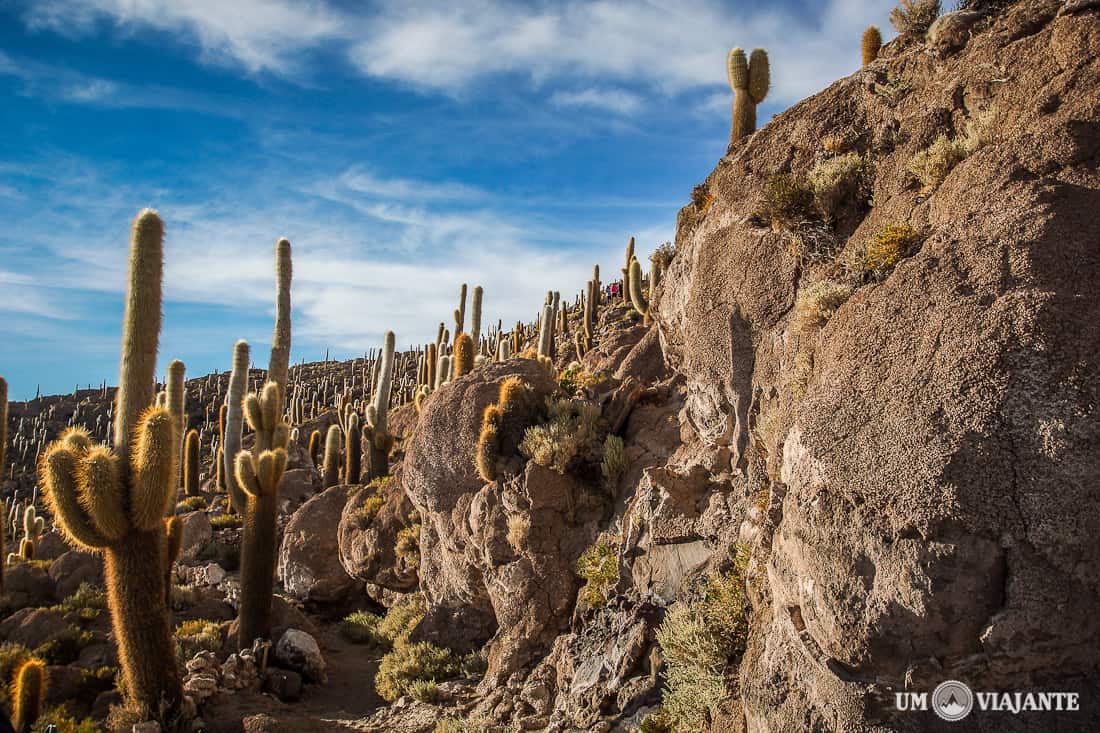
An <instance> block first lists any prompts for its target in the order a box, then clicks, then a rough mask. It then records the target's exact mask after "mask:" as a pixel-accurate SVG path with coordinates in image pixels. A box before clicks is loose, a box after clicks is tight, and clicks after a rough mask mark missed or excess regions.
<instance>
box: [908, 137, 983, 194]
mask: <svg viewBox="0 0 1100 733" xmlns="http://www.w3.org/2000/svg"><path fill="white" fill-rule="evenodd" d="M967 155H968V152H967V149H966V145H965V144H964V143H963V141H961V140H949V139H948V137H947V135H940V136H939V137H937V138H936V139H935V140H934V141H933V142H932V144H931V145H929V146H928V147H927V148H925V149H924V150H922V151H920V152H919V153H917V154H916V155H914V156H913V157H912V158H910V160H909V163H908V164H907V165H906V168H908V169H909V172H910V173H912V174H913V175H914V176H916V177H917V180H918V181H920V182H921V184H923V185H924V187H925V188H926V189H932V188H935V187H936V186H939V185H940V184H941V183H943V180H944V179H945V178H947V174H948V173H950V172H951V170H952V169H953V168H954V167H955V166H956V165H958V164H959V163H961V162H962V161H964V160H965V159H966V156H967Z"/></svg>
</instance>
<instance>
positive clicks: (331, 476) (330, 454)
mask: <svg viewBox="0 0 1100 733" xmlns="http://www.w3.org/2000/svg"><path fill="white" fill-rule="evenodd" d="M341 440H342V438H341V436H340V426H339V425H329V426H328V432H327V433H326V434H325V461H324V468H323V469H322V471H321V486H323V487H324V488H326V489H327V488H328V487H330V486H335V485H336V484H338V483H340V442H341Z"/></svg>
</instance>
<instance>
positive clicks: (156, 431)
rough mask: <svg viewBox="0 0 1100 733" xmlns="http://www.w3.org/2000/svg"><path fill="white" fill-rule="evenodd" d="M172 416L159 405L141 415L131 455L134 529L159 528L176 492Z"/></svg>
mask: <svg viewBox="0 0 1100 733" xmlns="http://www.w3.org/2000/svg"><path fill="white" fill-rule="evenodd" d="M178 442H179V441H178V440H177V437H176V419H175V417H174V416H173V415H172V414H171V413H170V412H168V411H167V410H165V409H164V408H160V407H151V408H149V409H148V410H147V411H146V412H145V414H144V415H143V416H142V421H141V425H140V427H139V429H138V434H137V440H135V441H134V449H133V453H132V457H131V461H132V464H133V465H132V476H131V484H130V522H131V525H132V526H133V527H134V528H135V529H144V530H149V531H151V530H154V529H160V528H161V525H162V520H163V518H164V515H165V514H167V513H168V509H169V508H170V507H171V506H172V503H173V500H174V499H175V496H176V491H175V482H176V476H177V475H178V474H177V469H176V448H175V447H176V443H178Z"/></svg>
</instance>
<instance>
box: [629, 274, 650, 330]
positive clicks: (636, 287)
mask: <svg viewBox="0 0 1100 733" xmlns="http://www.w3.org/2000/svg"><path fill="white" fill-rule="evenodd" d="M649 282H650V292H651V294H652V286H653V277H652V275H651V276H650V280H649ZM630 302H631V303H632V304H633V305H634V310H636V311H638V313H640V314H641V315H642V318H643V319H644V320H643V321H642V323H643V324H645V325H646V326H648V325H649V300H648V299H647V298H646V296H645V295H644V294H642V265H641V263H639V262H638V259H637V258H634V260H632V261H631V263H630Z"/></svg>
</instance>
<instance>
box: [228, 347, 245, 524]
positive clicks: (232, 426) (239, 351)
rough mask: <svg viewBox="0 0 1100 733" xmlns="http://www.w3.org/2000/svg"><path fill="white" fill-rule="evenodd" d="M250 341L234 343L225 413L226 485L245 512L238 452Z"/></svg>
mask: <svg viewBox="0 0 1100 733" xmlns="http://www.w3.org/2000/svg"><path fill="white" fill-rule="evenodd" d="M248 358H249V348H248V342H247V341H238V342H237V343H235V344H234V345H233V373H232V374H231V375H230V377H229V395H228V396H227V397H226V400H227V402H226V404H227V405H228V409H227V410H226V413H225V442H224V444H223V455H222V458H223V459H224V460H225V488H226V491H228V492H229V506H230V507H232V509H233V511H235V512H237V513H238V514H240V513H242V512H244V506H245V504H246V503H248V502H247V499H246V497H245V495H244V490H243V489H241V486H240V484H239V483H238V482H237V476H236V465H237V454H238V453H240V452H241V436H242V435H243V433H244V393H245V392H246V391H247V390H248Z"/></svg>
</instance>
